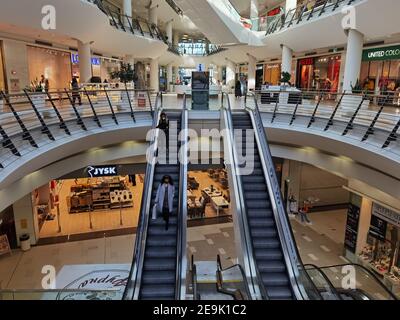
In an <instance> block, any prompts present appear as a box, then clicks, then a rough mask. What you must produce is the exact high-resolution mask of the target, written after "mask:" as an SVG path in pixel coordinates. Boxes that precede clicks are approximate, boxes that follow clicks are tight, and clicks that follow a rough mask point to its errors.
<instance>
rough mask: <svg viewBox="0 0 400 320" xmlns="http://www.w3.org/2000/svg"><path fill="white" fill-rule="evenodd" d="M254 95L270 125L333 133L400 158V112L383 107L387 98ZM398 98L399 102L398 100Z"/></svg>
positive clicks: (284, 93)
mask: <svg viewBox="0 0 400 320" xmlns="http://www.w3.org/2000/svg"><path fill="white" fill-rule="evenodd" d="M254 95H255V97H256V101H257V103H258V105H259V107H260V110H261V112H266V113H268V114H270V115H271V116H270V122H271V124H275V123H279V124H282V125H288V126H290V127H296V129H299V128H302V130H303V129H304V130H307V131H308V130H320V131H322V132H332V130H333V131H334V132H335V133H336V134H339V135H340V136H342V137H347V138H351V139H353V140H355V141H358V142H362V143H371V144H373V145H374V147H377V148H380V149H385V150H388V151H389V150H390V151H392V152H394V155H395V156H396V157H397V158H398V157H400V153H399V150H398V149H400V139H399V129H400V112H399V109H397V108H393V107H387V106H385V105H386V102H387V100H388V96H387V95H374V94H368V93H362V94H352V93H330V92H329V93H327V92H321V91H302V92H299V91H257V92H254ZM397 99H398V102H399V103H400V97H398V98H397ZM252 103H255V102H254V100H253V99H252V98H250V99H249V98H248V97H247V99H246V105H248V106H250V107H251V104H252ZM356 125H357V130H356V129H355V128H356ZM395 149H396V150H395Z"/></svg>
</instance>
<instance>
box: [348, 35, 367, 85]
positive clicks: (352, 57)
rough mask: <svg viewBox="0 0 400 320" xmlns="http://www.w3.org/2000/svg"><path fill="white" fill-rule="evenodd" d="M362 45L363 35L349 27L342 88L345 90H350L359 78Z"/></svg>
mask: <svg viewBox="0 0 400 320" xmlns="http://www.w3.org/2000/svg"><path fill="white" fill-rule="evenodd" d="M363 46H364V35H363V34H362V33H360V32H358V31H357V30H354V29H349V30H348V35H347V54H346V65H345V69H344V80H343V90H345V91H346V92H351V91H352V89H351V87H352V86H354V85H355V84H356V82H357V80H358V79H359V76H360V70H361V62H362V52H363Z"/></svg>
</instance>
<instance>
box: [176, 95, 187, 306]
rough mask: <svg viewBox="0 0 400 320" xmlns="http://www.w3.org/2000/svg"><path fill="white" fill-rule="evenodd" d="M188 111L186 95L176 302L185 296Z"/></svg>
mask: <svg viewBox="0 0 400 320" xmlns="http://www.w3.org/2000/svg"><path fill="white" fill-rule="evenodd" d="M188 122H189V118H188V109H187V104H186V94H184V96H183V111H182V118H181V132H180V133H179V138H178V139H179V140H180V141H181V144H180V149H179V153H178V161H179V162H180V170H179V210H178V216H177V228H178V235H177V261H176V263H177V264H176V266H177V268H176V291H175V298H176V300H184V299H185V295H186V271H187V255H186V230H187V175H188V166H187V165H188V134H187V130H188V126H189V124H188Z"/></svg>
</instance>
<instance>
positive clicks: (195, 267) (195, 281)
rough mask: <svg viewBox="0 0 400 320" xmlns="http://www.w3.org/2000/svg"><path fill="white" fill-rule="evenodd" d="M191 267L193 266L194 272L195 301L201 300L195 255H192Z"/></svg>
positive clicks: (191, 268)
mask: <svg viewBox="0 0 400 320" xmlns="http://www.w3.org/2000/svg"><path fill="white" fill-rule="evenodd" d="M190 265H191V267H190V271H191V272H192V286H193V300H201V297H200V294H199V293H198V286H197V266H196V264H195V263H194V255H192V259H191V263H190Z"/></svg>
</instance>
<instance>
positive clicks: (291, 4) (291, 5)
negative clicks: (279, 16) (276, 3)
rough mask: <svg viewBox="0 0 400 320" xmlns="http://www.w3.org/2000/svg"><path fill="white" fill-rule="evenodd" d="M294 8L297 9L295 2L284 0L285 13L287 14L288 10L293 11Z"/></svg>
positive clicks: (295, 0) (294, 0)
mask: <svg viewBox="0 0 400 320" xmlns="http://www.w3.org/2000/svg"><path fill="white" fill-rule="evenodd" d="M296 7H297V0H286V4H285V13H288V12H289V11H290V10H293V9H295V8H296Z"/></svg>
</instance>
